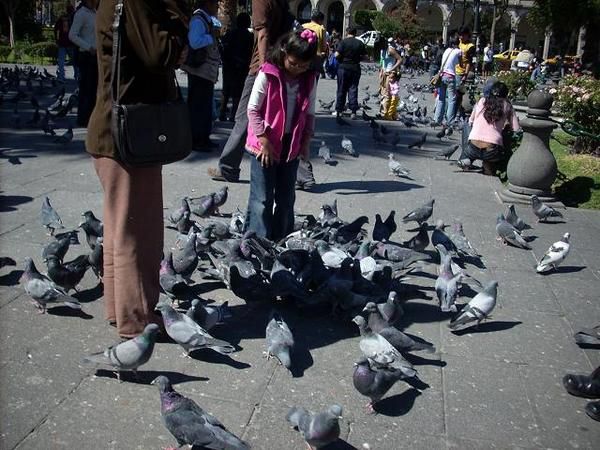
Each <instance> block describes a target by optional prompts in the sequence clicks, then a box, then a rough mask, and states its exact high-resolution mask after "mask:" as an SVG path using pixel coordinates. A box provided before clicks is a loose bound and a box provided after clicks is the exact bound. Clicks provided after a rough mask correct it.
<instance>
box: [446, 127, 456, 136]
mask: <svg viewBox="0 0 600 450" xmlns="http://www.w3.org/2000/svg"><path fill="white" fill-rule="evenodd" d="M452 133H454V129H453V128H452V127H448V128H446V136H452Z"/></svg>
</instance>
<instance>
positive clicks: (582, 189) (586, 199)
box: [550, 132, 600, 209]
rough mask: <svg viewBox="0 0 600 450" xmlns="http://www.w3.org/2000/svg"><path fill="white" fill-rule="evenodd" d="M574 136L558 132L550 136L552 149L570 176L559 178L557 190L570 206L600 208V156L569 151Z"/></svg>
mask: <svg viewBox="0 0 600 450" xmlns="http://www.w3.org/2000/svg"><path fill="white" fill-rule="evenodd" d="M572 139H573V138H572V137H571V136H569V135H568V134H566V133H564V132H556V133H554V135H553V138H552V139H550V150H552V153H553V154H554V157H555V158H556V162H557V164H558V170H559V172H561V173H562V174H564V175H565V176H566V177H567V178H566V180H558V179H557V180H556V182H555V183H554V186H553V188H554V193H555V194H556V196H557V197H558V198H559V199H560V200H561V201H562V202H563V203H564V204H565V205H567V206H574V207H577V208H586V209H600V158H598V157H595V156H591V155H572V154H570V153H569V147H570V143H571V141H572Z"/></svg>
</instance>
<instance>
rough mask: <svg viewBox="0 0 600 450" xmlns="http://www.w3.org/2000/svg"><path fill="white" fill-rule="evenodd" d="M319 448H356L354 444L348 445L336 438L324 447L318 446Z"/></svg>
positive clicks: (343, 449) (348, 449) (332, 449)
mask: <svg viewBox="0 0 600 450" xmlns="http://www.w3.org/2000/svg"><path fill="white" fill-rule="evenodd" d="M320 448H321V450H358V449H357V448H356V447H355V446H353V445H350V444H349V443H348V442H346V441H344V440H343V439H338V440H337V441H335V442H332V443H331V444H329V445H326V446H325V447H320Z"/></svg>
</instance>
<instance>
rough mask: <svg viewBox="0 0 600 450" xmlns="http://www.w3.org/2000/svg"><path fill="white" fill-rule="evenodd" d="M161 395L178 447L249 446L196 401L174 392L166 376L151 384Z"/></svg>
mask: <svg viewBox="0 0 600 450" xmlns="http://www.w3.org/2000/svg"><path fill="white" fill-rule="evenodd" d="M152 384H155V385H157V386H158V390H159V392H160V414H161V416H162V419H163V422H164V424H165V426H166V427H167V430H169V432H170V433H171V434H172V435H173V437H174V438H175V439H177V444H178V445H179V447H182V446H184V445H190V446H192V448H206V449H218V450H247V449H249V448H250V447H249V446H248V444H246V443H245V442H243V441H242V440H241V439H240V438H238V437H237V436H236V435H234V434H233V433H232V432H231V431H229V430H228V429H227V428H225V425H223V424H222V423H221V422H219V420H218V419H217V418H216V417H214V416H211V415H210V414H208V413H207V412H206V411H204V410H203V409H202V408H201V407H200V406H198V404H197V403H196V402H194V401H193V400H191V399H189V398H187V397H184V396H183V395H181V394H180V393H178V392H177V391H175V390H174V389H173V386H172V385H171V382H170V381H169V379H168V378H167V377H165V376H163V375H161V376H159V377H157V378H156V379H154V381H152Z"/></svg>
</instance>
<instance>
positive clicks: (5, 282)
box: [0, 270, 23, 286]
mask: <svg viewBox="0 0 600 450" xmlns="http://www.w3.org/2000/svg"><path fill="white" fill-rule="evenodd" d="M21 275H23V271H22V270H13V271H11V272H10V273H7V274H6V275H2V276H1V277H0V286H16V285H17V284H19V279H20V278H21Z"/></svg>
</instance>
